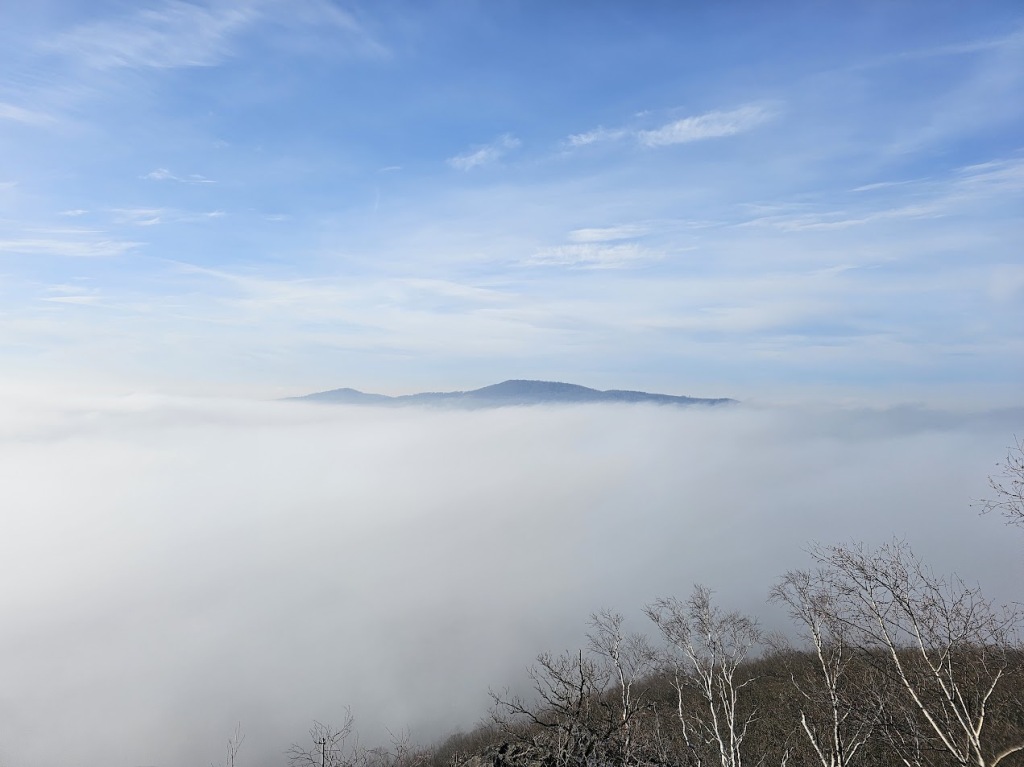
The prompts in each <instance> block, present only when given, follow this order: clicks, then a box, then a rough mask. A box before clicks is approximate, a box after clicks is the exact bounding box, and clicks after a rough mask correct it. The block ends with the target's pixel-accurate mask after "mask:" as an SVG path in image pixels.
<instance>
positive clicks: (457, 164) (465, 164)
mask: <svg viewBox="0 0 1024 767" xmlns="http://www.w3.org/2000/svg"><path fill="white" fill-rule="evenodd" d="M522 143H523V142H522V141H520V140H519V139H517V138H516V137H515V136H513V135H511V134H509V133H506V134H505V135H503V136H499V137H498V138H497V139H496V140H494V141H492V142H491V143H490V144H485V145H483V146H478V147H474V148H473V149H471V150H470V151H468V152H465V153H463V154H459V155H455V156H454V157H449V158H448V164H449V165H450V166H452V167H453V168H455V169H456V170H463V171H466V170H472V169H473V168H479V167H481V166H483V165H490V164H491V163H494V162H497V161H498V160H500V159H501V158H502V157H504V156H505V155H506V154H508V153H509V152H510V151H512V150H513V149H518V148H519V147H520V146H522Z"/></svg>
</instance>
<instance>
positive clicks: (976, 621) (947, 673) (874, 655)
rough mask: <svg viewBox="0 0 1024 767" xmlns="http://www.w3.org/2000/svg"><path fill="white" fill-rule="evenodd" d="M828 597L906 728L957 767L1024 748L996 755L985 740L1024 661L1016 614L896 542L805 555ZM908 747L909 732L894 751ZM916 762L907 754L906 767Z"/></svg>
mask: <svg viewBox="0 0 1024 767" xmlns="http://www.w3.org/2000/svg"><path fill="white" fill-rule="evenodd" d="M811 554H812V556H813V557H814V558H815V559H816V560H817V561H818V562H819V564H820V565H822V567H823V574H824V575H823V577H824V579H825V588H826V590H827V591H828V593H829V594H830V595H831V601H830V602H829V604H828V605H827V609H828V610H829V612H830V613H831V615H830V618H829V619H830V620H832V621H835V622H837V624H841V625H842V626H843V631H844V633H845V635H846V637H847V638H848V640H849V641H850V642H851V643H853V644H854V645H855V646H857V647H858V648H859V649H860V651H861V653H862V657H864V658H865V659H866V660H867V661H869V662H872V663H874V664H875V665H876V667H877V668H878V669H879V670H881V671H882V672H884V673H885V674H886V675H887V676H888V677H889V679H891V680H892V682H893V683H894V685H895V686H896V687H897V688H898V689H900V690H901V691H902V696H903V697H902V704H903V705H904V706H905V711H906V712H909V714H910V717H909V718H908V722H914V721H916V722H917V723H919V725H920V728H921V732H919V733H916V734H914V736H913V737H912V738H910V739H909V740H910V741H911V742H914V743H916V744H917V746H915V747H916V748H917V749H918V751H920V741H921V738H922V737H927V738H929V739H930V740H931V741H933V742H934V744H935V747H936V748H938V749H941V750H942V751H945V752H946V753H947V754H948V756H949V757H950V758H952V760H953V761H954V762H955V763H956V764H960V765H965V766H966V765H976V766H977V767H996V765H998V764H999V763H1000V762H1001V761H1002V760H1003V759H1004V758H1006V757H1007V756H1008V755H1010V754H1013V753H1016V752H1018V751H1022V750H1024V733H1021V734H1020V738H1019V739H1018V742H1012V743H1009V744H1005V743H1004V744H1003V745H1001V746H1000V747H999V748H996V747H995V745H994V744H993V743H990V739H989V737H988V736H987V731H986V729H985V725H986V724H987V723H988V722H989V721H990V717H989V715H990V713H991V711H990V706H991V704H993V703H994V702H995V700H996V698H994V697H993V696H994V695H995V693H996V691H997V688H998V687H999V686H1000V685H1001V684H1006V683H1008V682H1010V680H1009V679H1008V678H1007V677H1008V676H1009V675H1011V674H1014V673H1016V671H1017V669H1018V668H1019V662H1020V654H1019V653H1020V640H1019V630H1020V627H1021V616H1020V613H1019V612H1017V611H1016V610H1012V609H1009V608H999V607H997V606H995V605H994V604H993V603H992V602H990V601H988V600H986V599H985V598H984V597H983V596H982V594H981V592H980V590H979V589H978V588H975V587H968V586H967V585H966V584H965V583H964V582H963V581H962V580H960V579H959V578H955V577H953V578H941V577H938V576H936V575H935V574H934V573H933V572H932V571H931V570H930V569H928V568H927V567H925V566H924V565H923V564H922V563H921V562H920V561H919V560H918V559H917V558H916V557H915V556H914V555H913V553H912V552H911V550H910V548H909V547H908V546H907V545H906V544H905V543H903V542H901V541H896V542H894V543H892V544H889V545H886V546H882V547H881V548H879V549H878V550H871V549H868V548H866V547H865V546H863V545H857V546H849V547H843V546H827V547H814V548H812V549H811ZM907 742H908V738H907V737H906V736H905V733H903V734H901V736H900V737H899V738H897V739H894V740H893V742H892V745H893V746H894V747H896V748H898V749H899V748H900V747H901V744H905V743H907ZM911 756H912V755H910V754H907V753H906V752H903V753H902V754H901V757H902V758H903V761H904V762H905V763H906V764H913V763H915V760H913V759H912V758H911Z"/></svg>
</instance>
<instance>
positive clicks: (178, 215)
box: [110, 208, 227, 226]
mask: <svg viewBox="0 0 1024 767" xmlns="http://www.w3.org/2000/svg"><path fill="white" fill-rule="evenodd" d="M110 213H111V214H112V215H113V217H114V222H115V223H117V224H127V225H129V226H155V225H157V224H170V223H196V222H201V221H211V220H214V219H218V218H223V217H224V216H225V215H227V214H226V213H225V212H224V211H223V210H211V211H207V212H202V213H194V212H190V211H183V210H174V209H172V208H113V209H112V210H111V211H110Z"/></svg>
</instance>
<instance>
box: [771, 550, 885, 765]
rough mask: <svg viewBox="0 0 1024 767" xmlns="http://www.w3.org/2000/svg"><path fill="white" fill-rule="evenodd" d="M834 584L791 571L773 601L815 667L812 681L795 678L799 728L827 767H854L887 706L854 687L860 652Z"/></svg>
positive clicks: (824, 577)
mask: <svg viewBox="0 0 1024 767" xmlns="http://www.w3.org/2000/svg"><path fill="white" fill-rule="evenodd" d="M830 581H831V579H830V578H829V575H828V573H824V572H822V571H807V570H796V571H791V572H788V573H786V574H785V575H784V576H783V577H782V579H781V580H780V581H779V582H778V583H777V584H776V585H775V587H774V588H773V589H772V591H771V595H770V597H769V600H770V601H772V602H778V603H781V604H783V605H785V606H786V608H787V610H788V612H789V615H790V617H791V618H792V619H793V620H794V621H795V622H796V623H797V626H798V630H799V631H800V634H801V636H802V638H803V639H804V640H805V641H806V642H808V643H809V644H810V645H811V652H812V653H813V655H814V659H815V661H816V673H815V674H814V675H813V676H812V677H811V678H809V679H808V678H804V677H803V676H802V675H801V677H800V678H798V676H797V674H796V672H791V673H790V679H791V681H792V683H793V687H794V688H795V689H796V691H797V693H798V695H799V700H800V728H801V730H802V731H803V733H804V736H805V737H806V738H807V741H808V742H809V743H810V745H811V748H812V749H813V750H814V754H815V755H816V756H817V759H818V761H819V762H820V763H821V765H822V767H849V766H850V765H853V764H856V761H857V757H858V754H859V753H861V749H862V747H863V746H864V745H865V744H866V743H867V742H868V739H869V738H870V736H871V733H872V731H873V729H874V727H875V724H876V723H877V721H878V718H879V714H880V712H881V708H882V701H881V700H880V699H879V698H878V697H877V696H876V695H874V694H868V691H867V690H865V689H864V686H861V687H860V689H856V688H855V687H854V685H853V683H852V680H851V678H850V676H851V675H850V671H851V664H853V663H854V661H855V652H854V649H853V648H851V647H850V646H849V644H848V642H847V638H846V633H847V632H846V628H845V626H844V624H843V623H842V621H841V620H840V619H839V618H838V617H837V612H836V593H835V590H834V589H833V587H832V584H831V582H830ZM860 670H861V671H862V672H863V669H860ZM872 692H874V691H872ZM855 698H856V700H854V699H855Z"/></svg>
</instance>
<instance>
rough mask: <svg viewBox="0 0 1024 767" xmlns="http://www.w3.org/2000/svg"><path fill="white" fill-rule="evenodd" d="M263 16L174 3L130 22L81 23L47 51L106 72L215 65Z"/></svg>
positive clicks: (240, 8) (233, 7) (243, 9)
mask: <svg viewBox="0 0 1024 767" xmlns="http://www.w3.org/2000/svg"><path fill="white" fill-rule="evenodd" d="M258 16H259V13H258V11H257V10H256V8H255V7H254V6H240V5H221V6H220V7H205V6H203V5H197V4H194V3H186V2H180V0H172V1H171V2H166V3H164V4H163V5H161V6H160V7H158V8H146V9H143V10H140V11H138V12H136V13H135V14H133V15H131V16H129V17H127V18H121V19H104V20H101V21H95V22H92V23H88V24H82V25H80V26H77V27H75V28H73V29H71V30H69V31H67V32H64V33H63V34H61V35H58V36H56V37H55V38H54V39H52V40H50V41H48V42H47V43H45V44H44V46H43V48H44V49H45V50H47V51H49V52H53V53H60V54H64V55H67V56H71V57H73V58H75V59H77V60H78V61H80V62H81V63H82V64H84V65H85V66H87V67H90V68H92V69H101V70H102V69H117V68H129V69H173V68H178V67H204V66H213V65H215V64H218V63H220V62H221V61H222V60H223V59H224V58H225V57H226V56H227V55H228V53H229V51H230V43H231V38H232V36H233V35H234V34H235V33H237V32H238V31H239V30H241V29H242V28H243V27H245V26H247V25H248V24H250V23H252V22H253V21H254V20H255V19H256V18H257V17H258Z"/></svg>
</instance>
